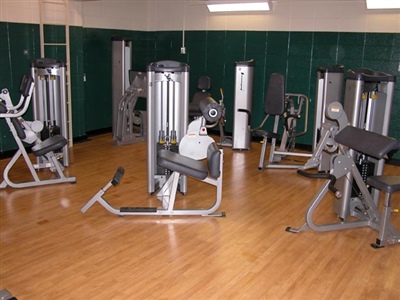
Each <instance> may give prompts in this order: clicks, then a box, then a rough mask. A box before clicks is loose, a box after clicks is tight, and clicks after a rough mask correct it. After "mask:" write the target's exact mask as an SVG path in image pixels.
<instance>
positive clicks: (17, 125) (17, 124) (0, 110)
mask: <svg viewBox="0 0 400 300" xmlns="http://www.w3.org/2000/svg"><path fill="white" fill-rule="evenodd" d="M7 112H8V110H7V108H6V106H5V105H4V104H3V103H2V102H0V114H5V113H7ZM10 119H11V122H12V123H13V125H14V128H15V131H16V132H17V134H18V137H19V138H20V139H21V140H23V139H24V138H26V134H25V130H24V127H22V125H21V123H20V122H19V120H18V118H10Z"/></svg>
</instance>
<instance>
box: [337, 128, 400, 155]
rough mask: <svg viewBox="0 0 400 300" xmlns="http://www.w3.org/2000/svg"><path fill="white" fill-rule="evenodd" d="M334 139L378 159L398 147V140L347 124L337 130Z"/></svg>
mask: <svg viewBox="0 0 400 300" xmlns="http://www.w3.org/2000/svg"><path fill="white" fill-rule="evenodd" d="M335 141H336V142H337V143H339V144H341V145H344V146H347V147H349V148H351V149H354V150H356V151H358V152H361V153H364V154H366V155H368V156H372V157H375V158H378V159H382V158H384V157H385V155H386V154H388V153H389V152H390V151H392V150H396V149H399V148H400V141H398V140H395V139H393V138H390V137H387V136H384V135H381V134H378V133H375V132H372V131H367V130H364V129H361V128H357V127H353V126H347V127H345V128H343V129H342V130H341V131H339V132H338V134H337V135H336V136H335Z"/></svg>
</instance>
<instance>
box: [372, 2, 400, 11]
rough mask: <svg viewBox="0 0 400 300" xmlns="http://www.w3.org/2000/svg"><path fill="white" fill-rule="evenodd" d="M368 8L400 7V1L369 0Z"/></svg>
mask: <svg viewBox="0 0 400 300" xmlns="http://www.w3.org/2000/svg"><path fill="white" fill-rule="evenodd" d="M367 9H400V1H396V0H367Z"/></svg>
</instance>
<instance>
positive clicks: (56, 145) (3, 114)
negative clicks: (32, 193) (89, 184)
mask: <svg viewBox="0 0 400 300" xmlns="http://www.w3.org/2000/svg"><path fill="white" fill-rule="evenodd" d="M34 85H35V84H34V82H33V78H32V77H31V76H28V75H25V76H24V77H23V78H22V81H21V84H20V87H19V92H20V94H21V97H20V101H19V103H18V104H17V105H16V106H14V105H13V103H12V101H11V98H10V95H9V92H8V90H7V89H3V90H2V91H1V95H0V100H1V101H0V118H4V119H5V120H6V122H7V125H8V126H9V128H10V131H11V133H12V135H13V137H14V139H15V142H16V143H17V145H18V148H19V149H18V151H17V152H16V153H15V154H14V156H13V158H12V159H11V160H10V162H9V163H8V164H7V166H6V168H5V169H4V172H3V179H4V180H3V182H2V183H1V184H0V188H5V187H7V186H8V185H9V186H11V187H14V188H24V187H32V186H40V185H48V184H57V183H64V182H71V183H75V182H76V178H75V177H65V175H64V173H63V170H64V167H63V166H62V164H61V163H60V162H59V161H58V159H57V156H56V154H55V153H54V151H56V150H58V149H61V148H63V147H64V146H65V145H67V140H66V139H65V138H64V137H62V136H61V135H53V136H51V137H49V138H48V139H46V140H44V141H41V140H40V139H39V138H38V137H37V134H38V133H40V132H41V130H42V129H43V123H42V122H40V121H33V122H28V121H25V120H24V119H23V118H22V117H21V116H22V115H24V114H25V112H26V111H27V109H28V107H29V104H30V100H31V96H32V92H33V88H34ZM20 108H21V109H20ZM23 142H25V143H27V144H30V145H33V147H32V149H31V150H32V153H33V154H34V155H35V156H36V157H37V158H38V159H39V158H41V159H44V160H45V161H47V163H46V164H45V167H46V168H49V169H50V171H52V172H53V173H54V174H55V175H57V178H52V179H40V178H39V176H38V174H37V172H36V170H35V167H34V165H33V164H32V162H31V160H30V158H29V156H28V153H27V152H26V149H25V147H24V144H23ZM21 155H22V156H23V157H24V160H25V162H26V164H27V166H28V168H29V171H30V173H31V175H32V177H33V179H34V180H33V181H29V182H20V183H15V182H13V181H11V179H10V178H9V172H10V170H11V169H12V167H13V166H14V164H15V163H16V162H17V160H18V159H19V157H20V156H21ZM42 167H43V166H41V168H42Z"/></svg>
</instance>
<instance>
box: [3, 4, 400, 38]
mask: <svg viewBox="0 0 400 300" xmlns="http://www.w3.org/2000/svg"><path fill="white" fill-rule="evenodd" d="M52 1H54V0H52ZM58 1H60V2H63V1H64V0H58ZM66 1H67V0H66ZM392 1H400V0H392ZM272 5H273V9H272V11H270V12H267V13H245V14H242V13H233V14H232V13H231V14H224V13H214V14H212V13H209V12H208V9H207V7H206V5H205V1H203V0H74V1H73V0H70V8H69V22H70V25H76V26H83V27H90V28H107V29H126V30H142V31H163V30H259V31H337V32H346V31H347V32H396V33H399V32H400V10H367V9H366V5H365V1H364V0H347V1H345V0H304V1H303V0H275V1H272ZM44 12H45V13H44V20H45V23H51V24H53V23H63V22H64V20H65V17H64V10H63V6H62V5H54V4H45V7H44ZM0 21H7V22H19V23H39V0H0Z"/></svg>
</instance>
